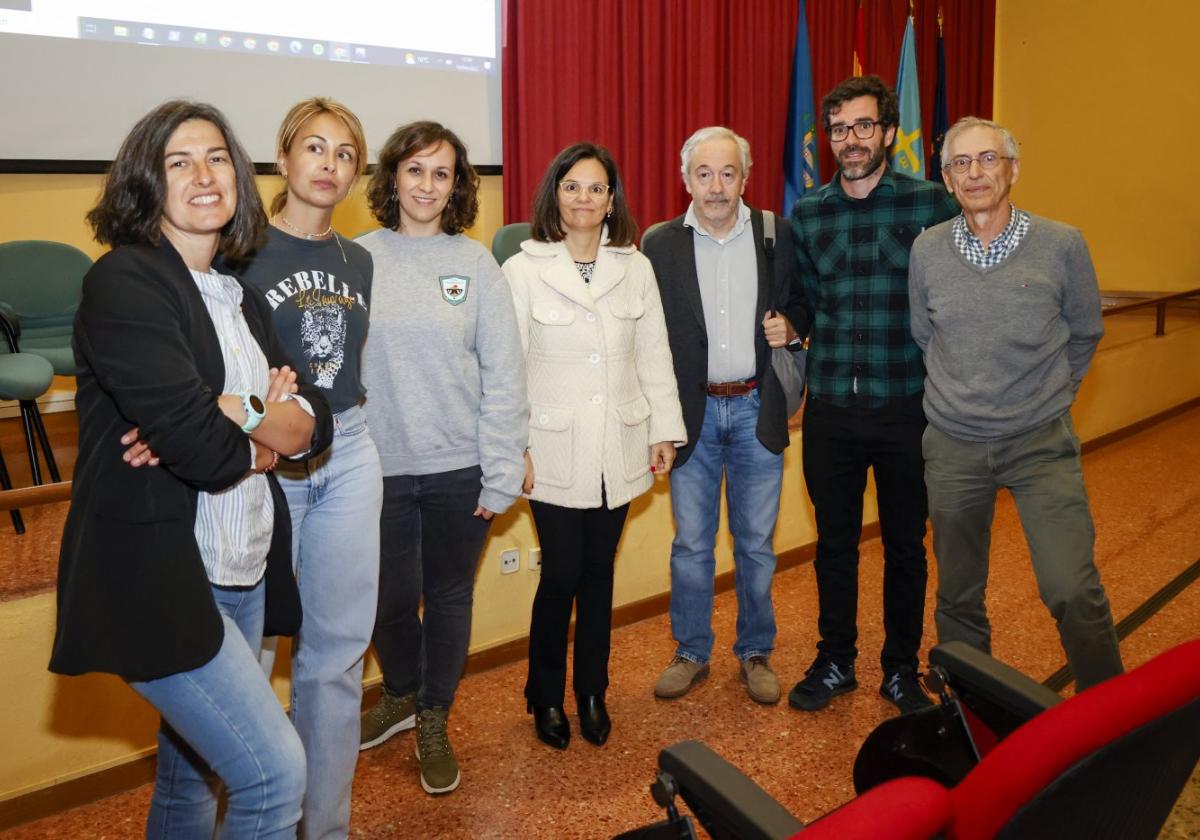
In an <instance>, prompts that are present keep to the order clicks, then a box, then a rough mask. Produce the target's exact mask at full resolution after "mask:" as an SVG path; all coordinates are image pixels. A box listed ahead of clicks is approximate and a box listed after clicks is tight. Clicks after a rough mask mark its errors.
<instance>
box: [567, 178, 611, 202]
mask: <svg viewBox="0 0 1200 840" xmlns="http://www.w3.org/2000/svg"><path fill="white" fill-rule="evenodd" d="M558 188H559V189H560V190H562V191H563V192H564V193H566V194H567V195H579V194H580V193H584V192H586V193H587V194H588V195H590V196H591V197H592V198H604V197H605V196H606V195H608V191H609V190H611V189H612V187H610V186H609V185H608V184H601V183H598V182H593V183H591V184H585V183H583V182H581V181H559V182H558Z"/></svg>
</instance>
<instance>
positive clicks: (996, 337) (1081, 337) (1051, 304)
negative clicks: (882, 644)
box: [908, 117, 1123, 689]
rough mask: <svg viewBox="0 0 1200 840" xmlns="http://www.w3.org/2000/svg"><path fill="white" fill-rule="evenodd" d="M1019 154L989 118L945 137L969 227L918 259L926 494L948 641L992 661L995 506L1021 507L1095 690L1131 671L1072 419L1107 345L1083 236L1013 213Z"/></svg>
mask: <svg viewBox="0 0 1200 840" xmlns="http://www.w3.org/2000/svg"><path fill="white" fill-rule="evenodd" d="M1018 157H1019V155H1018V150H1017V143H1016V141H1015V140H1014V139H1013V136H1012V134H1011V133H1010V132H1009V131H1008V130H1007V129H1005V128H1003V127H1002V126H1000V125H997V124H996V123H994V122H990V121H987V120H981V119H979V118H977V117H966V118H964V119H962V120H959V121H958V123H956V124H955V125H954V126H953V127H952V128H951V129H950V130H949V131H948V132H947V133H946V141H945V145H944V148H943V151H942V160H943V162H944V163H943V167H942V177H943V178H944V179H945V182H946V186H947V187H948V188H949V190H950V191H951V192H952V193H953V194H954V195H955V197H956V198H957V199H958V202H959V204H960V205H961V206H962V210H963V212H962V214H961V215H959V216H958V217H956V218H954V219H952V220H950V221H948V222H944V223H942V224H940V225H937V226H936V227H932V228H930V229H929V230H927V231H925V232H924V233H923V234H921V236H919V237H918V238H917V241H916V242H915V243H914V245H913V249H912V256H911V258H910V261H909V281H908V288H909V302H910V308H911V313H912V333H913V338H914V339H915V340H916V342H917V344H918V346H920V348H921V351H922V352H923V353H924V356H925V368H926V380H925V399H924V406H925V415H926V417H927V418H928V420H929V426H928V427H927V430H926V432H925V436H924V440H923V451H924V456H925V484H926V486H927V488H928V492H929V514H930V518H931V519H932V521H933V550H934V554H935V555H936V557H937V564H938V593H937V611H936V620H937V631H938V640H939V641H940V642H947V641H951V640H955V639H957V640H961V641H964V642H967V643H968V644H970V645H972V646H974V647H977V648H979V649H981V650H984V651H988V650H989V649H990V646H991V627H990V625H989V624H988V618H987V610H986V606H985V604H984V590H985V588H986V585H987V575H988V547H989V542H990V538H991V525H992V515H993V513H994V510H995V504H996V493H997V491H998V490H999V489H1000V488H1001V487H1007V488H1008V489H1009V491H1010V492H1011V493H1012V495H1013V499H1014V500H1015V502H1016V505H1017V511H1018V513H1019V514H1020V517H1021V524H1022V527H1023V528H1024V530H1025V538H1026V541H1027V542H1028V544H1029V554H1030V558H1031V560H1032V562H1033V571H1034V575H1035V576H1036V577H1037V582H1038V590H1039V592H1040V593H1041V596H1042V600H1043V602H1044V603H1045V604H1046V607H1047V608H1048V609H1049V610H1050V613H1051V615H1053V616H1054V620H1055V622H1056V623H1057V625H1058V632H1059V637H1060V639H1061V640H1062V646H1063V649H1064V650H1065V651H1066V654H1067V661H1068V663H1069V664H1070V666H1071V670H1072V671H1073V672H1074V675H1075V680H1076V687H1077V688H1078V689H1084V688H1087V687H1088V686H1091V685H1094V684H1096V683H1098V682H1100V681H1102V680H1105V679H1107V678H1108V677H1111V676H1114V675H1116V674H1119V673H1121V671H1122V670H1123V669H1122V665H1121V655H1120V652H1119V650H1118V647H1117V636H1116V632H1115V630H1114V628H1113V620H1112V612H1111V610H1110V609H1109V605H1108V598H1107V596H1106V595H1105V593H1104V587H1103V586H1102V585H1101V583H1100V575H1099V572H1097V570H1096V564H1095V561H1094V557H1093V544H1094V542H1095V530H1094V528H1093V526H1092V517H1091V512H1090V511H1089V509H1088V499H1087V489H1086V487H1085V486H1084V482H1083V472H1082V469H1081V466H1080V460H1079V439H1078V437H1076V435H1075V430H1074V427H1073V426H1072V424H1071V414H1070V408H1071V403H1072V402H1073V401H1074V399H1075V392H1076V391H1077V390H1078V389H1079V383H1080V382H1081V381H1082V380H1083V376H1084V374H1085V373H1087V369H1088V366H1089V365H1090V364H1091V360H1092V356H1093V354H1094V353H1095V352H1096V345H1097V344H1098V343H1099V341H1100V337H1101V336H1102V335H1103V334H1104V328H1103V326H1102V325H1101V319H1100V293H1099V290H1098V288H1097V285H1096V273H1095V270H1094V269H1093V267H1092V261H1091V257H1090V256H1089V255H1088V250H1087V245H1086V244H1085V243H1084V241H1083V237H1082V236H1081V235H1080V233H1079V231H1078V230H1076V229H1074V228H1071V227H1068V226H1066V225H1064V224H1061V223H1059V222H1054V221H1051V220H1049V219H1043V218H1040V217H1038V216H1033V215H1032V214H1030V213H1027V212H1025V211H1023V210H1020V209H1018V208H1016V207H1014V206H1013V205H1012V204H1011V203H1010V202H1009V198H1008V196H1009V191H1010V189H1011V187H1012V185H1013V184H1014V183H1016V181H1017V176H1018V175H1019V174H1020V168H1021V167H1020V161H1019V159H1018Z"/></svg>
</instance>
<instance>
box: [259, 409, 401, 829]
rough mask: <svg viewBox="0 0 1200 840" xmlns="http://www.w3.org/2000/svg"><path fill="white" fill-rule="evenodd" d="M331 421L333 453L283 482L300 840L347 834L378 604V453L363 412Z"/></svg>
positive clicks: (285, 475) (286, 472)
mask: <svg viewBox="0 0 1200 840" xmlns="http://www.w3.org/2000/svg"><path fill="white" fill-rule="evenodd" d="M333 420H334V435H333V444H332V445H331V446H330V448H329V449H328V450H327V451H326V452H324V453H322V454H321V455H319V456H317V457H316V458H312V459H310V460H308V461H306V462H304V463H303V464H297V465H294V466H292V465H289V467H287V468H284V469H281V471H280V475H279V482H280V484H281V485H282V486H283V492H284V495H286V496H287V502H288V509H289V510H290V511H291V515H292V563H293V565H294V566H295V569H296V577H297V580H298V583H299V585H300V603H301V605H302V607H303V609H304V621H303V623H302V624H301V625H300V634H299V636H298V637H297V638H296V640H295V644H294V647H293V653H292V723H293V724H294V725H295V727H296V731H297V732H298V733H299V734H300V740H301V741H302V742H303V743H304V753H305V755H306V756H307V759H308V790H307V791H306V792H305V794H304V819H303V820H302V821H301V823H300V836H301V837H303V838H323V837H345V836H346V835H347V834H348V833H349V831H350V782H351V779H352V778H353V776H354V766H355V763H356V762H357V760H358V733H359V722H358V717H359V712H360V710H361V707H362V673H363V656H364V655H365V654H366V651H367V645H369V644H370V643H371V631H372V630H373V629H374V627H375V606H376V604H377V603H378V600H379V508H380V506H381V505H382V503H383V474H382V472H381V470H380V467H379V453H378V452H377V451H376V450H375V443H374V441H372V440H371V435H370V434H369V433H368V431H367V422H366V416H365V414H364V413H363V410H362V409H361V408H359V407H358V406H355V407H353V408H349V409H347V410H345V411H343V412H341V413H339V414H337V415H335V416H334V418H333Z"/></svg>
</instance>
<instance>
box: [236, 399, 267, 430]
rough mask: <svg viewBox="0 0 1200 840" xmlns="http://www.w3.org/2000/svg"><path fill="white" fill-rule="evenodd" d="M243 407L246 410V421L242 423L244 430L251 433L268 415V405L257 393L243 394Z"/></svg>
mask: <svg viewBox="0 0 1200 840" xmlns="http://www.w3.org/2000/svg"><path fill="white" fill-rule="evenodd" d="M241 396H242V408H243V409H244V410H245V412H246V422H245V423H243V424H242V431H243V432H245V433H246V434H250V433H251V432H253V431H254V430H255V429H257V428H258V424H259V423H261V422H262V421H263V418H264V417H266V416H267V407H266V406H265V405H263V401H262V400H260V399H259V398H258V396H257V395H255V394H242V395H241Z"/></svg>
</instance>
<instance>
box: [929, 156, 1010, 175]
mask: <svg viewBox="0 0 1200 840" xmlns="http://www.w3.org/2000/svg"><path fill="white" fill-rule="evenodd" d="M1012 159H1013V158H1010V157H1008V156H1006V155H999V154H996V153H995V152H984V153H983V154H981V155H979V157H971V156H970V155H959V156H958V157H955V158H951V159H950V160H949V161H948V162H946V163H943V164H942V169H949V170H950V171H951V172H953V173H954V174H955V175H963V174H965V173H966V172H968V171H970V169H971V164H972V163H978V164H979V168H980V169H982V170H983V171H984V172H990V171H991V170H993V169H995V168H996V167H997V166H999V165H1000V161H1002V160H1012Z"/></svg>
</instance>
